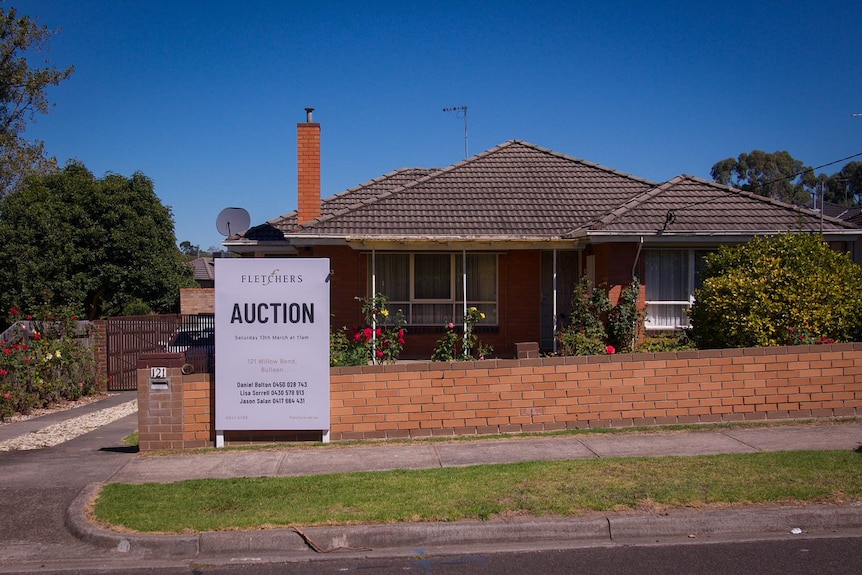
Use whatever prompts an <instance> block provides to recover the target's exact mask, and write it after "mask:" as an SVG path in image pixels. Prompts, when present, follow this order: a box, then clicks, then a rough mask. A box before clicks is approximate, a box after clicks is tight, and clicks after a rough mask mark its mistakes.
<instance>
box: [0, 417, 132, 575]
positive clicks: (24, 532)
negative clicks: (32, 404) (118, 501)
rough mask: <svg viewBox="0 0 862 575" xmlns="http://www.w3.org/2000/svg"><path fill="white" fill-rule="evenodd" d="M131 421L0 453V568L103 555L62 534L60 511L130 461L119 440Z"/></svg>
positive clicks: (123, 421)
mask: <svg viewBox="0 0 862 575" xmlns="http://www.w3.org/2000/svg"><path fill="white" fill-rule="evenodd" d="M137 421H138V419H137V415H136V414H135V415H131V416H128V417H125V418H123V419H120V420H118V421H115V422H113V423H111V424H109V425H106V426H104V427H101V428H99V429H97V430H95V431H92V432H90V433H87V434H85V435H82V436H81V437H78V438H75V439H73V440H71V441H67V442H65V443H62V444H60V445H57V446H54V447H49V448H46V449H35V450H26V451H4V452H0V541H2V545H0V564H7V565H8V564H11V563H28V562H39V561H42V560H54V559H57V558H60V559H62V560H76V559H88V560H89V559H96V558H98V556H99V555H100V554H102V553H103V552H101V551H99V550H96V549H94V548H93V547H92V546H91V545H89V544H86V543H83V542H81V541H80V540H78V539H76V538H75V537H74V536H73V535H72V534H71V533H70V532H69V531H68V530H67V529H66V527H65V516H66V510H67V509H68V508H69V505H70V504H71V503H72V501H73V500H74V499H75V497H76V496H77V495H78V494H79V493H80V492H81V490H82V489H83V488H84V487H85V486H87V485H88V484H90V483H96V482H103V481H107V480H108V478H110V477H111V475H113V474H114V473H116V472H117V471H118V470H119V469H120V468H121V467H122V466H123V465H125V464H126V463H128V461H129V460H130V459H131V458H133V457H134V453H133V452H131V451H130V450H129V449H128V448H126V447H124V446H123V444H122V439H123V437H125V436H126V435H128V434H129V433H131V432H132V431H133V430H135V429H137Z"/></svg>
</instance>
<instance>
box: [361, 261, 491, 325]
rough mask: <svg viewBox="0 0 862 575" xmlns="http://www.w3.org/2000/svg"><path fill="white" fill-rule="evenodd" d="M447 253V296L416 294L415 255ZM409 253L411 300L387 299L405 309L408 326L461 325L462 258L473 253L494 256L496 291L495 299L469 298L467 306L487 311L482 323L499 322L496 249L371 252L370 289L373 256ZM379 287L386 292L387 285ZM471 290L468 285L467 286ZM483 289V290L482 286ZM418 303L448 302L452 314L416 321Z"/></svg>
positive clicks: (436, 303) (462, 302)
mask: <svg viewBox="0 0 862 575" xmlns="http://www.w3.org/2000/svg"><path fill="white" fill-rule="evenodd" d="M429 254H435V255H446V256H448V257H449V294H450V296H449V297H448V298H434V297H424V298H420V297H417V295H416V284H417V278H416V256H422V255H429ZM405 255H406V256H408V258H409V261H408V266H407V267H408V273H409V276H410V277H409V278H408V282H407V283H408V286H407V294H408V298H409V299H408V300H402V299H390V300H389V303H388V307H389V309H390V311H392V310H396V309H401V310H402V311H403V313H404V317H405V319H406V321H407V325H408V326H414V327H428V326H430V327H440V326H443V325H445V324H446V323H448V322H450V321H451V322H453V323H455V324H456V325H460V324H461V323H462V322H463V315H464V312H463V309H464V300H463V293H462V292H463V291H464V290H463V283H462V277H463V276H462V275H461V273H459V272H461V269H462V268H461V265H463V264H462V263H461V262H460V260H461V259H462V258H463V257H464V256H465V255H466V257H467V258H470V257H471V256H493V263H492V266H493V275H494V277H493V280H492V281H493V293H494V297H495V299H493V300H487V299H483V300H480V299H469V300H467V307H476V308H477V309H478V310H479V311H481V312H483V313H485V316H486V321H483V322H482V325H484V326H489V327H498V326H499V322H500V312H499V310H500V258H499V254H498V253H497V252H466V253H465V252H450V251H427V252H426V251H417V252H372V253H369V254H368V258H369V260H368V261H369V265H368V286H367V290H368V293H371V292H372V291H373V290H372V285H373V282H374V281H375V278H374V277H373V276H374V270H375V267H376V265H375V264H376V262H375V261H374V259H373V258H375V257H376V258H381V257H386V256H405ZM377 291H378V292H379V293H383V294H384V295H387V296H388V294H386V292H385V290H384V289H380V288H378V289H377ZM468 291H469V286H468ZM483 291H484V290H483ZM419 306H447V307H449V310H451V311H447V313H451V317H447V318H446V319H445V320H444V319H443V318H442V317H439V318H438V317H435V318H434V319H433V320H430V321H416V319H415V318H417V317H418V316H419V315H420V314H419V313H418V311H417V310H418V309H420V308H419ZM429 315H431V316H434V315H436V314H435V313H433V312H432V313H431V314H429Z"/></svg>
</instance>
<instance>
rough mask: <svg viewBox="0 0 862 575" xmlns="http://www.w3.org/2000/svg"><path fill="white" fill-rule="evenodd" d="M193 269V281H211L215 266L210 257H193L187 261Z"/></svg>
mask: <svg viewBox="0 0 862 575" xmlns="http://www.w3.org/2000/svg"><path fill="white" fill-rule="evenodd" d="M189 265H190V266H192V268H194V270H195V281H207V280H209V281H212V280H213V279H215V268H214V267H213V259H212V258H211V257H202V258H195V259H193V260H192V261H190V262H189Z"/></svg>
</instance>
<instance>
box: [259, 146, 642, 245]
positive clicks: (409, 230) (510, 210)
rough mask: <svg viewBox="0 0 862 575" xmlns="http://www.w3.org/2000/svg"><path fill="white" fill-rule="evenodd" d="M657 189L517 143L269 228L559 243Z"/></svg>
mask: <svg viewBox="0 0 862 575" xmlns="http://www.w3.org/2000/svg"><path fill="white" fill-rule="evenodd" d="M417 175H418V176H420V177H418V178H416V176H417ZM411 177H413V178H415V179H412V180H411ZM393 184H397V185H393ZM654 186H655V183H654V182H650V181H648V180H644V179H641V178H636V177H634V176H631V175H628V174H623V173H621V172H617V171H615V170H612V169H610V168H605V167H602V166H599V165H597V164H592V163H589V162H585V161H583V160H578V159H574V158H570V157H568V156H565V155H563V154H559V153H556V152H553V151H551V150H547V149H543V148H539V147H538V146H534V145H532V144H528V143H525V142H520V141H517V140H513V141H510V142H506V143H504V144H502V145H500V146H497V147H495V148H493V149H491V150H488V151H486V152H484V153H481V154H479V155H477V156H474V157H472V158H469V159H467V160H464V161H463V162H459V163H457V164H454V165H452V166H450V167H448V168H445V169H442V170H427V171H425V172H424V173H423V172H422V171H419V172H416V173H412V174H410V173H407V172H394V173H393V174H389V175H387V176H384V178H381V179H380V180H374V181H372V182H369V183H368V184H364V185H362V186H359V187H358V188H354V189H353V190H348V191H347V192H344V193H342V194H339V195H338V196H335V197H333V198H330V199H328V200H326V201H325V202H324V203H323V208H324V212H323V214H322V215H321V217H320V218H319V219H318V220H315V221H312V222H310V223H309V224H308V225H306V226H303V227H297V226H296V225H295V221H296V220H295V214H288V216H285V217H284V218H280V219H279V220H274V221H271V222H269V223H270V224H271V225H273V226H275V227H277V228H279V229H282V230H284V231H287V232H288V233H290V232H298V233H302V234H315V235H317V234H319V235H335V236H352V237H378V238H379V237H405V238H409V237H432V236H436V237H456V238H475V237H483V238H501V239H503V238H536V237H546V238H547V237H559V236H560V235H562V234H564V233H566V232H568V231H570V230H572V229H575V228H577V227H578V226H580V225H583V224H584V223H586V222H589V221H591V220H594V219H595V218H597V217H600V216H601V215H603V214H605V213H607V212H608V211H610V210H612V209H613V208H615V207H616V206H618V205H620V204H621V203H623V202H625V201H627V200H629V199H631V198H632V197H635V196H637V195H638V194H641V193H643V192H644V191H646V190H649V189H651V188H653V187H654Z"/></svg>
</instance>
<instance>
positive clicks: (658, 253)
mask: <svg viewBox="0 0 862 575" xmlns="http://www.w3.org/2000/svg"><path fill="white" fill-rule="evenodd" d="M297 127H298V140H299V146H298V156H299V187H298V197H299V200H298V209H297V210H296V211H294V212H291V213H289V214H286V215H284V216H281V217H279V218H276V219H273V220H270V221H268V222H266V223H264V224H262V225H258V226H255V227H252V228H251V229H249V230H248V231H247V232H245V233H243V234H241V235H239V236H235V237H232V238H228V240H226V241H225V242H224V245H225V246H226V248H227V249H228V251H230V252H233V253H234V254H237V255H240V256H243V257H291V256H295V257H328V258H330V259H331V262H332V263H331V265H332V270H333V279H332V288H331V289H332V292H331V293H332V304H331V306H332V312H333V324H332V325H333V327H334V328H337V327H340V326H350V325H352V324H357V323H359V322H360V321H361V314H360V311H359V304H358V303H357V301H356V300H355V298H356V297H357V296H361V297H368V296H370V295H371V294H373V293H384V294H386V295H387V296H388V297H389V299H390V308H391V309H398V308H400V309H402V310H403V312H404V313H405V315H406V316H407V319H408V332H409V338H408V343H407V345H406V347H405V350H404V353H403V355H402V357H414V358H428V357H429V356H430V354H431V351H432V350H433V347H434V343H435V341H436V340H437V339H438V338H439V337H440V335H441V334H442V333H443V331H444V326H445V324H446V323H448V322H450V321H453V322H455V323H456V324H458V323H460V321H461V319H462V318H463V315H464V310H465V306H475V307H477V308H478V309H480V310H481V311H483V312H484V313H485V314H486V319H485V321H484V322H482V324H481V330H480V337H481V339H482V341H483V342H485V343H488V344H491V345H493V346H494V350H495V355H497V356H499V357H512V356H514V354H515V344H516V343H518V342H526V341H538V342H540V344H541V347H542V349H543V350H551V349H553V347H554V332H555V328H556V327H557V326H558V325H559V323H560V322H561V321H563V320H564V318H565V315H566V313H567V311H568V310H569V309H570V304H569V302H570V299H571V294H572V290H573V287H574V285H575V283H576V282H577V281H578V279H579V278H580V277H581V276H582V275H584V274H586V275H587V276H588V277H589V278H590V279H591V280H592V282H593V283H594V284H595V285H601V284H606V285H607V286H608V288H609V289H610V294H611V299H612V301H615V298H616V297H617V296H618V295H619V293H620V290H621V289H622V288H624V287H626V286H627V285H628V284H629V283H630V282H631V280H632V277H633V276H636V277H637V278H638V279H639V280H640V281H641V283H642V298H643V302H644V305H645V306H646V307H647V311H648V319H647V329H648V330H668V329H673V328H677V327H680V326H682V325H685V324H686V323H687V320H686V315H685V309H686V308H687V307H688V306H689V305H690V302H691V301H692V294H693V290H694V288H695V286H696V271H697V269H698V265H699V263H700V262H701V261H702V260H701V259H702V256H703V254H705V253H707V252H708V251H709V250H713V249H716V248H717V246H719V245H721V244H733V243H739V242H745V241H747V240H748V239H750V238H752V237H753V236H755V235H764V234H776V233H783V232H800V233H819V232H820V231H821V230H822V232H823V234H824V236H825V238H826V239H827V240H828V241H830V242H832V243H834V244H835V245H836V248H838V249H845V250H849V251H853V250H854V249H855V245H856V242H857V240H858V238H859V235H860V232H862V230H860V229H858V228H856V227H853V226H852V224H849V223H846V222H844V221H841V220H839V219H837V218H831V217H821V215H820V214H819V213H817V212H814V211H812V210H807V209H804V208H799V207H795V206H790V205H786V204H781V203H778V202H775V201H771V200H769V199H766V198H763V197H760V196H756V195H752V194H749V193H746V192H741V191H739V190H736V189H732V188H729V187H726V186H722V185H719V184H716V183H713V182H709V181H705V180H701V179H698V178H695V177H691V176H679V177H677V178H674V179H672V180H670V181H668V182H664V183H656V182H651V181H649V180H645V179H643V178H638V177H635V176H632V175H629V174H625V173H622V172H619V171H616V170H613V169H610V168H606V167H603V166H599V165H596V164H593V163H589V162H586V161H583V160H579V159H576V158H571V157H569V156H566V155H564V154H560V153H557V152H554V151H552V150H548V149H544V148H540V147H538V146H535V145H532V144H529V143H526V142H521V141H517V140H513V141H509V142H505V143H503V144H501V145H499V146H497V147H495V148H492V149H490V150H487V151H485V152H482V153H480V154H478V155H476V156H473V157H471V158H468V159H466V160H464V161H462V162H459V163H457V164H454V165H452V166H449V167H446V168H442V169H436V168H416V169H402V170H397V171H394V172H390V173H388V174H385V175H383V176H381V177H379V178H377V179H375V180H372V181H370V182H367V183H364V184H362V185H359V186H357V187H355V188H352V189H349V190H347V191H345V192H342V193H340V194H337V195H335V196H332V197H329V198H326V199H322V200H321V195H320V124H318V123H314V122H312V121H311V118H310V112H309V119H308V121H307V122H305V123H300V124H298V126H297ZM465 292H466V300H465V297H464V294H465Z"/></svg>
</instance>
